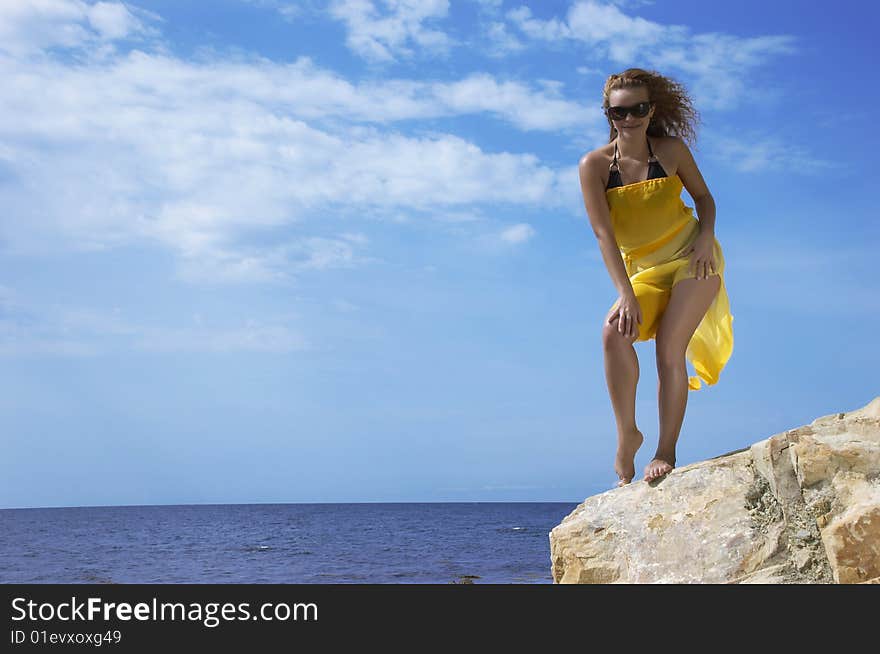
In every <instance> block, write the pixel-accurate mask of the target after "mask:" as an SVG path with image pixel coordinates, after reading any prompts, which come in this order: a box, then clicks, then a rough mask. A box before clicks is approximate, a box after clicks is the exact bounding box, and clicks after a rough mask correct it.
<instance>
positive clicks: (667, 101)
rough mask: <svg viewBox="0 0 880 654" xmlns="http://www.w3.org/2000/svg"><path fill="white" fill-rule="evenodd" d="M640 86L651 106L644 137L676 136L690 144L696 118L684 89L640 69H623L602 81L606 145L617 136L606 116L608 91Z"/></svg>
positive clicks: (655, 73) (679, 85) (697, 114)
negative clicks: (607, 132) (607, 134)
mask: <svg viewBox="0 0 880 654" xmlns="http://www.w3.org/2000/svg"><path fill="white" fill-rule="evenodd" d="M640 86H643V87H645V88H647V89H648V98H649V99H650V100H651V101H652V102H653V103H654V115H653V116H652V117H651V122H650V123H648V136H678V137H680V138H681V139H683V140H685V141H687V142H689V143H690V144H691V145H693V144H694V143H695V142H696V139H697V135H696V129H695V125H696V123H697V122H698V121H699V120H700V118H699V113H698V112H697V110H696V109H695V108H694V104H693V102H692V101H691V98H690V95H689V94H688V92H687V90H686V89H685V87H684V86H683V85H682V84H680V83H679V82H677V81H676V80H674V79H672V78H670V77H665V76H663V75H661V74H660V73H658V72H657V71H654V70H650V71H649V70H644V69H642V68H627V69H626V70H625V71H623V72H622V73H616V74H614V75H610V76H609V77H608V79H607V80H605V88H604V89H602V111H603V112H606V113H605V118H606V119H607V120H608V126H609V128H610V134H609V136H608V142H609V143H611V141H613V140H614V138H615V137H616V136H617V129H615V127H614V124H613V123H612V122H611V119H610V118H608V114H607V110H608V107H609V106H611V103H610V101H609V96H610V95H611V92H612V91H614V90H615V89H623V88H636V87H640Z"/></svg>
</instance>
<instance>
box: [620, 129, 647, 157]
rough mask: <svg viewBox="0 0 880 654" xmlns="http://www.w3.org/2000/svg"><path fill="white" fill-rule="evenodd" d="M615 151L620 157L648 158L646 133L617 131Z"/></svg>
mask: <svg viewBox="0 0 880 654" xmlns="http://www.w3.org/2000/svg"><path fill="white" fill-rule="evenodd" d="M617 151H618V152H620V156H621V157H625V158H627V159H635V160H637V161H647V160H648V135H647V133H646V132H642V131H638V132H633V131H632V130H620V131H618V132H617Z"/></svg>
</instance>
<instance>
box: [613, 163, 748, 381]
mask: <svg viewBox="0 0 880 654" xmlns="http://www.w3.org/2000/svg"><path fill="white" fill-rule="evenodd" d="M683 188H684V185H683V183H682V181H681V178H680V177H679V176H678V175H672V176H671V177H658V178H654V179H647V180H643V181H641V182H635V183H633V184H627V185H625V186H617V187H614V188H610V189H607V190H606V191H605V195H606V197H607V199H608V206H609V208H610V210H611V224H612V226H613V228H614V235H615V237H616V240H617V246H618V247H619V248H620V252H621V254H622V255H623V261H624V264H625V265H626V272H627V275H628V276H629V280H630V282H631V283H632V287H633V291H634V292H635V294H636V298H638V301H639V307H640V308H641V310H642V323H641V324H638V323H637V324H636V327H637V328H638V330H639V336H638V338H636V341H637V342H638V341H648V340H651V339H653V338H655V336H656V335H657V328H658V327H659V326H660V319H661V318H662V316H663V311H664V309H665V308H666V305H667V304H668V303H669V298H670V297H671V295H672V288H673V287H674V286H675V285H676V284H677V283H678V282H679V281H681V280H682V279H688V278H693V277H695V276H696V274H695V272H694V271H689V270H688V266H689V264H690V255H684V254H682V252H683V251H684V250H685V249H686V248H687V247H689V246H690V245H691V244H692V243H693V241H694V239H696V237H697V235H699V233H700V223H699V221H698V220H697V217H696V216H695V215H694V210H693V208H692V207H688V206H687V205H685V203H684V202H683V201H682V199H681V191H682V189H683ZM714 253H715V272H716V274H717V275H718V276H719V277H721V286H720V288H719V289H718V293H717V294H716V295H715V299H714V300H713V301H712V304H711V306H710V307H709V309H708V310H707V311H706V314H705V315H704V316H703V319H702V321H701V322H700V324H699V325H698V326H697V329H696V331H695V332H694V335H693V336H692V337H691V340H690V343H689V344H688V347H687V350H686V352H685V356H686V358H687V360H688V361H690V362H691V365H693V367H694V370H695V371H696V373H697V374H696V375H693V376H688V389H689V390H699V388H700V378H702V379H703V381H705V382H706V383H707V384H709V385H710V386H711V385H713V384H715V383H716V382H717V381H718V377H719V375H720V374H721V370H722V369H723V368H724V366H725V364H726V363H727V361H728V359H730V355H731V354H732V353H733V316H732V315H731V313H730V301H729V299H728V296H727V289H726V287H725V285H724V253H723V252H722V251H721V244H720V243H719V242H718V239H717V238H716V239H715V249H714ZM710 274H712V273H711V271H710ZM615 307H617V302H615V303H614V305H613V306H612V307H611V308H610V309H609V312H608V314H606V315H610V314H611V313H612V312H613V311H614V309H615Z"/></svg>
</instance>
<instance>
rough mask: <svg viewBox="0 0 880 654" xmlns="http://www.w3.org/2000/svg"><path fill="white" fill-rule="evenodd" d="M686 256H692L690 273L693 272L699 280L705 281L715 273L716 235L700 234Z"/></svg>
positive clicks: (689, 267) (689, 265)
mask: <svg viewBox="0 0 880 654" xmlns="http://www.w3.org/2000/svg"><path fill="white" fill-rule="evenodd" d="M684 254H685V255H688V254H689V255H691V260H690V263H688V271H689V272H693V273H694V276H695V277H696V278H697V279H705V278H707V277H708V276H709V275H710V274H713V273H715V272H716V270H715V234H713V233H712V232H700V233H699V234H698V235H697V238H696V239H694V242H693V244H691V246H690V247H689V248H688V249H686V250H685V251H684Z"/></svg>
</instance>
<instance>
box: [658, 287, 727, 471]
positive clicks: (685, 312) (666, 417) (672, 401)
mask: <svg viewBox="0 0 880 654" xmlns="http://www.w3.org/2000/svg"><path fill="white" fill-rule="evenodd" d="M720 286H721V278H720V277H718V275H710V276H709V277H708V278H706V279H693V278H691V279H683V280H681V281H680V282H679V283H678V284H676V285H675V287H674V288H673V289H672V296H671V297H670V299H669V304H668V305H667V306H666V310H665V311H664V313H663V316H662V318H661V319H660V325H659V327H658V328H657V336H656V341H657V374H658V376H659V385H658V390H657V393H658V405H659V410H660V436H659V440H658V443H657V452H656V453H655V454H654V459H652V460H651V462H650V463H649V464H648V465H647V466H646V467H645V481H652V480H654V479H656V478H658V477H662V476H663V475H665V474H666V473H668V472H669V471H670V470H672V469H673V468H674V467H675V446H676V443H677V442H678V436H679V433H680V431H681V425H682V423H683V422H684V412H685V408H686V407H687V400H688V392H689V391H688V380H687V366H686V364H685V351H686V350H687V346H688V343H690V340H691V336H693V334H694V332H695V331H696V329H697V327H698V326H699V324H700V321H701V320H702V319H703V316H704V315H705V314H706V311H707V310H708V309H709V306H710V305H711V304H712V301H713V300H714V299H715V295H716V294H717V293H718V289H719V288H720Z"/></svg>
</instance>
